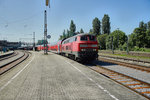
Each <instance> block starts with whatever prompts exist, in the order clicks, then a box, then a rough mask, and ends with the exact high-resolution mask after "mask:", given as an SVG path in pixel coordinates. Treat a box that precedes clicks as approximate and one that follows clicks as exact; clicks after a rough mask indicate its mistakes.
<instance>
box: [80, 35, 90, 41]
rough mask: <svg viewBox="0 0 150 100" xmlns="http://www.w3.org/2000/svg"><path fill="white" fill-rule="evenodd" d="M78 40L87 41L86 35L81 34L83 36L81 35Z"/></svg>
mask: <svg viewBox="0 0 150 100" xmlns="http://www.w3.org/2000/svg"><path fill="white" fill-rule="evenodd" d="M80 40H81V41H87V40H88V38H87V36H86V35H83V36H81V37H80Z"/></svg>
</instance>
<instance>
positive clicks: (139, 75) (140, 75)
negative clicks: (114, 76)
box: [96, 61, 150, 83]
mask: <svg viewBox="0 0 150 100" xmlns="http://www.w3.org/2000/svg"><path fill="white" fill-rule="evenodd" d="M96 63H97V64H98V65H100V66H102V67H105V68H108V69H110V70H114V71H116V72H119V73H122V74H125V75H128V76H130V77H133V78H136V79H139V80H142V81H144V82H147V83H150V73H148V72H145V71H140V70H136V69H133V68H128V67H124V66H120V65H116V64H110V63H106V62H101V61H99V62H96Z"/></svg>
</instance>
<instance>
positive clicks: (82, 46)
mask: <svg viewBox="0 0 150 100" xmlns="http://www.w3.org/2000/svg"><path fill="white" fill-rule="evenodd" d="M50 50H51V51H55V52H56V53H59V54H61V55H64V56H68V57H69V58H72V59H75V60H78V61H87V60H88V61H89V60H90V61H91V60H95V59H96V58H97V57H98V43H97V40H96V36H94V35H92V34H78V35H75V36H73V37H70V38H67V39H64V40H61V41H58V42H57V43H55V44H53V45H50Z"/></svg>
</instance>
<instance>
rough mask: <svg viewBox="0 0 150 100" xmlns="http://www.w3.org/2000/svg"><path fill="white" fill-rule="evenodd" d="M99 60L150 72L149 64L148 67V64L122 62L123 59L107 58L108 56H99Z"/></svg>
mask: <svg viewBox="0 0 150 100" xmlns="http://www.w3.org/2000/svg"><path fill="white" fill-rule="evenodd" d="M118 59H119V58H118ZM99 60H100V61H104V62H109V63H113V64H117V65H121V66H124V67H129V68H133V69H137V70H140V71H146V72H150V66H149V67H148V66H144V65H138V64H132V63H127V62H123V61H118V60H113V59H108V58H104V57H103V56H100V57H99ZM129 60H130V59H129Z"/></svg>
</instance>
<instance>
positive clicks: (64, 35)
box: [62, 30, 67, 39]
mask: <svg viewBox="0 0 150 100" xmlns="http://www.w3.org/2000/svg"><path fill="white" fill-rule="evenodd" d="M62 36H63V37H62V38H63V39H64V38H67V36H66V32H65V30H64V32H63V35H62Z"/></svg>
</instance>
